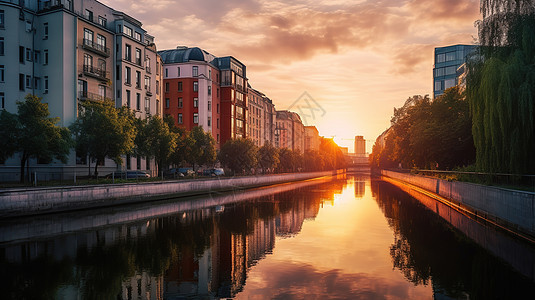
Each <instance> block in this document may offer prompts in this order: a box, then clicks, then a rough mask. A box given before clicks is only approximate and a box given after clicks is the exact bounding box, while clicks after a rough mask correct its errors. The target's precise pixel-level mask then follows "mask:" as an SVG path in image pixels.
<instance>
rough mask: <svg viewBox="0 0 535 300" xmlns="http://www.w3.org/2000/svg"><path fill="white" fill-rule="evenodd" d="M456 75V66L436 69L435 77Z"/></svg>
mask: <svg viewBox="0 0 535 300" xmlns="http://www.w3.org/2000/svg"><path fill="white" fill-rule="evenodd" d="M456 73H457V67H456V66H449V67H445V68H436V69H435V77H439V76H446V75H455V74H456Z"/></svg>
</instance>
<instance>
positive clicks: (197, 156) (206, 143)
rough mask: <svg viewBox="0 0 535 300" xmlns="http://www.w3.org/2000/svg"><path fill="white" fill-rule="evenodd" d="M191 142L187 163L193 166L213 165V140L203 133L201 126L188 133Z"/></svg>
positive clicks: (214, 156)
mask: <svg viewBox="0 0 535 300" xmlns="http://www.w3.org/2000/svg"><path fill="white" fill-rule="evenodd" d="M190 137H191V139H192V140H193V145H192V149H191V150H192V151H191V153H190V155H188V158H189V163H191V164H192V165H193V170H195V165H200V166H202V165H208V164H213V163H214V162H215V160H216V149H215V140H214V138H213V137H212V135H211V134H210V133H208V132H204V129H203V128H202V127H201V126H195V127H193V129H192V130H191V132H190Z"/></svg>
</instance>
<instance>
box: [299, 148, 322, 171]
mask: <svg viewBox="0 0 535 300" xmlns="http://www.w3.org/2000/svg"><path fill="white" fill-rule="evenodd" d="M303 164H304V165H305V168H306V170H307V171H322V170H323V169H324V168H325V164H324V162H323V156H321V154H320V153H319V152H318V151H315V150H307V151H305V154H304V155H303Z"/></svg>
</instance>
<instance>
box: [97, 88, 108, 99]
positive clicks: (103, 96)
mask: <svg viewBox="0 0 535 300" xmlns="http://www.w3.org/2000/svg"><path fill="white" fill-rule="evenodd" d="M98 95H99V96H100V98H101V100H102V101H104V100H106V86H104V85H99V86H98Z"/></svg>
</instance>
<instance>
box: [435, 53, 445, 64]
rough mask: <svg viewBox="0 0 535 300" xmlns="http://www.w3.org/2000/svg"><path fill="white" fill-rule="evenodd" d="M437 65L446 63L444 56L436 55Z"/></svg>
mask: <svg viewBox="0 0 535 300" xmlns="http://www.w3.org/2000/svg"><path fill="white" fill-rule="evenodd" d="M436 60H437V63H443V62H445V61H446V54H444V53H442V54H437V58H436Z"/></svg>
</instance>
